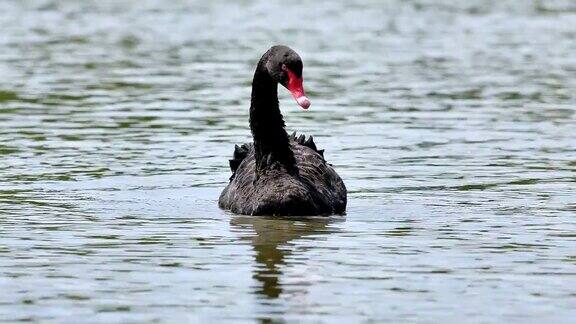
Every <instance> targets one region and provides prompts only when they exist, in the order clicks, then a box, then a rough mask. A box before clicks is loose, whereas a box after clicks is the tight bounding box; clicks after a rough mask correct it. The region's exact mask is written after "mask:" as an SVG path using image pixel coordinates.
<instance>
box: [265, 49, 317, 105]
mask: <svg viewBox="0 0 576 324" xmlns="http://www.w3.org/2000/svg"><path fill="white" fill-rule="evenodd" d="M267 53H268V60H267V61H266V64H265V67H266V70H267V71H268V74H270V76H271V77H272V79H273V80H274V81H276V82H278V83H280V84H281V85H282V86H283V87H285V88H286V89H288V91H290V93H291V94H292V97H294V99H295V100H296V102H297V103H298V105H300V107H302V108H304V109H308V107H310V100H309V99H308V97H306V93H305V92H304V85H303V83H304V78H303V77H302V67H303V65H302V59H301V58H300V56H299V55H298V53H296V52H295V51H294V50H292V49H291V48H289V47H288V46H283V45H276V46H273V47H272V48H270V49H269V50H268V52H267Z"/></svg>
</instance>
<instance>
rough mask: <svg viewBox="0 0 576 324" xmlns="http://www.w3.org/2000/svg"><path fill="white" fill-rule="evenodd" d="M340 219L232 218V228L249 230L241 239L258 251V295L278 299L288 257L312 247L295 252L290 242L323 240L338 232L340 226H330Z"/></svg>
mask: <svg viewBox="0 0 576 324" xmlns="http://www.w3.org/2000/svg"><path fill="white" fill-rule="evenodd" d="M341 221H344V218H342V217H310V218H302V217H300V218H293V217H291V218H265V217H255V216H236V217H233V218H232V219H231V221H230V224H231V225H232V228H233V229H236V230H239V231H241V232H243V233H246V234H247V235H245V236H241V240H243V241H246V242H249V243H250V244H251V245H252V247H253V248H254V251H255V252H256V255H255V261H256V263H255V266H254V270H253V272H254V274H253V278H254V279H256V281H257V282H258V287H257V288H256V294H258V295H260V296H264V297H266V298H278V297H279V296H280V295H281V294H282V292H283V288H282V274H283V270H284V269H283V268H284V266H287V261H286V259H287V258H288V257H289V256H291V255H293V254H298V253H302V252H306V251H308V250H309V249H310V248H311V247H308V246H307V247H302V248H300V247H299V248H298V250H297V251H296V250H295V249H294V246H293V245H291V244H290V243H291V242H292V241H294V240H298V239H306V240H324V239H326V235H327V234H330V233H334V232H337V231H338V228H336V227H334V226H329V225H330V224H332V223H335V222H341ZM288 265H289V264H288Z"/></svg>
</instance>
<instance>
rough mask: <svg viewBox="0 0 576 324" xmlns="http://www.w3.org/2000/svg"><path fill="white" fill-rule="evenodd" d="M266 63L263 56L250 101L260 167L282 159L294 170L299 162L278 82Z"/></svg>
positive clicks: (257, 70)
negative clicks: (282, 108)
mask: <svg viewBox="0 0 576 324" xmlns="http://www.w3.org/2000/svg"><path fill="white" fill-rule="evenodd" d="M264 65H265V59H264V58H263V59H262V60H261V61H260V63H258V67H257V68H256V72H255V73H254V80H253V81H252V101H251V105H250V129H251V130H252V136H253V137H254V148H255V151H256V166H257V167H256V170H257V171H258V172H261V171H264V170H265V169H266V168H267V167H269V166H271V165H272V164H273V163H275V162H279V163H281V164H282V165H284V167H285V168H286V169H287V170H288V171H291V170H293V169H294V167H295V165H296V162H295V160H294V153H293V152H292V150H291V149H290V145H289V143H288V134H287V133H286V130H285V129H284V119H282V114H281V113H280V107H279V106H278V83H277V82H276V81H274V80H273V79H272V78H271V77H270V75H269V74H268V72H267V71H266V68H265V66H264Z"/></svg>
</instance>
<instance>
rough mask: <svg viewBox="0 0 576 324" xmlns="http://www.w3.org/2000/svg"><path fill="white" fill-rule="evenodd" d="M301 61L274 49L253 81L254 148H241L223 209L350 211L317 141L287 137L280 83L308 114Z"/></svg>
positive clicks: (243, 211)
mask: <svg viewBox="0 0 576 324" xmlns="http://www.w3.org/2000/svg"><path fill="white" fill-rule="evenodd" d="M302 79H303V78H302V60H301V59H300V56H299V55H298V54H297V53H296V52H295V51H293V50H292V49H290V48H289V47H286V46H282V45H277V46H273V47H272V48H270V49H269V50H268V51H267V52H266V53H265V54H264V55H263V56H262V58H261V59H260V62H258V66H257V67H256V72H254V79H253V81H252V99H251V104H250V129H251V130H252V137H253V138H254V143H249V144H244V145H242V146H236V148H235V150H234V156H233V159H232V160H230V169H231V170H232V173H233V174H232V176H231V177H230V183H229V184H228V186H226V188H225V189H224V191H222V194H221V195H220V199H219V201H218V204H219V206H220V208H222V209H227V210H230V211H232V212H233V213H237V214H244V215H276V216H278V215H282V216H283V215H286V216H291V215H299V216H311V215H331V214H344V213H345V211H346V187H345V186H344V182H342V179H340V177H339V176H338V174H337V173H336V172H335V171H334V169H332V167H331V166H330V164H328V163H326V161H325V160H324V150H318V149H317V148H316V144H314V140H313V139H312V136H310V137H308V139H306V138H305V136H304V135H300V136H298V137H297V136H296V133H294V134H292V135H291V136H288V134H287V133H286V130H285V129H284V120H283V118H282V114H281V113H280V108H279V106H278V84H281V85H282V86H284V87H286V88H287V89H288V90H289V91H290V92H291V94H292V96H293V97H294V99H296V102H297V103H298V104H299V105H300V106H301V107H302V108H304V109H308V107H309V106H310V100H308V98H307V97H306V95H305V93H304V88H303V86H302Z"/></svg>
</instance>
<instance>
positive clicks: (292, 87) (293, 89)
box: [286, 68, 310, 109]
mask: <svg viewBox="0 0 576 324" xmlns="http://www.w3.org/2000/svg"><path fill="white" fill-rule="evenodd" d="M286 72H287V73H288V86H287V87H286V88H288V91H290V93H291V94H292V97H294V99H296V102H297V103H298V105H300V107H302V108H304V109H308V107H310V100H309V99H308V97H306V94H305V93H304V86H303V85H302V82H303V81H304V79H303V78H299V77H297V76H296V74H294V72H292V71H290V69H288V68H286Z"/></svg>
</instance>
